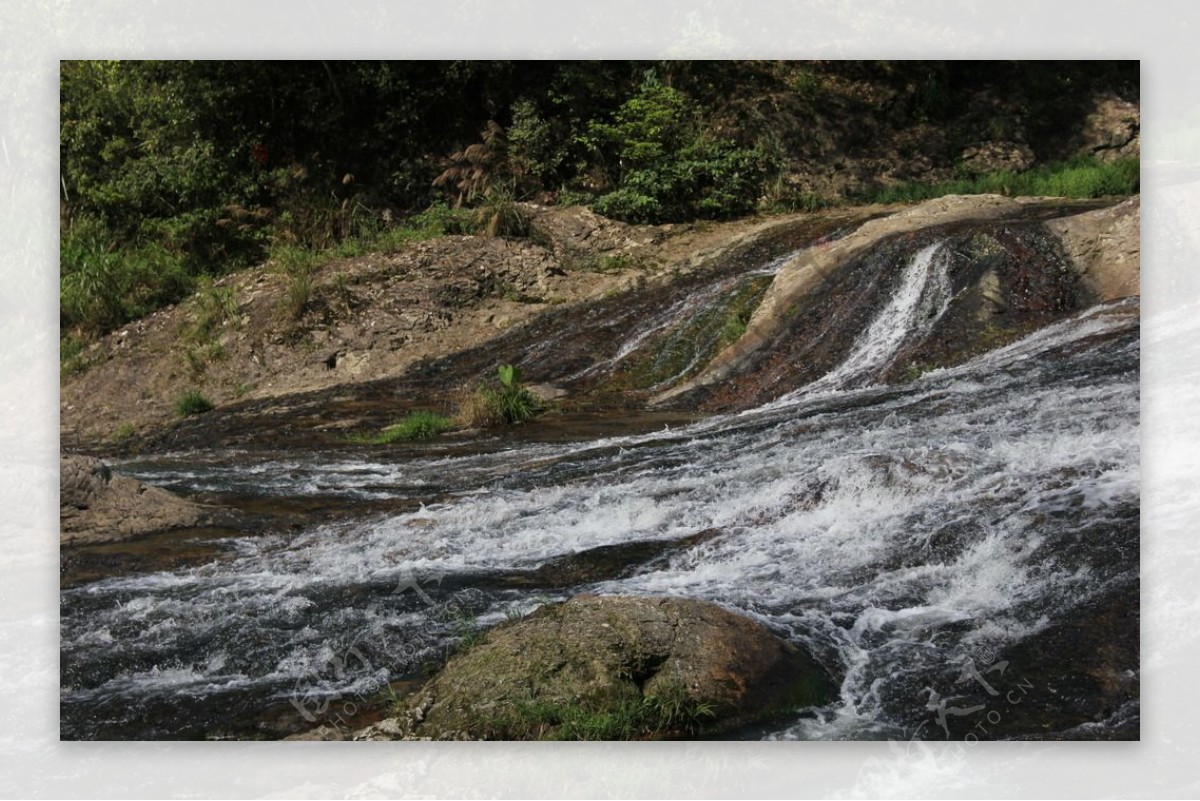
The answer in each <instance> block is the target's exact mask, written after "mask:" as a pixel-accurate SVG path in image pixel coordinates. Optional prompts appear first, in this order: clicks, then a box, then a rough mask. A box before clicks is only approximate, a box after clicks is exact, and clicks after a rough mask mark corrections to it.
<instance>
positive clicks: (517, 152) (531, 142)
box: [508, 98, 568, 184]
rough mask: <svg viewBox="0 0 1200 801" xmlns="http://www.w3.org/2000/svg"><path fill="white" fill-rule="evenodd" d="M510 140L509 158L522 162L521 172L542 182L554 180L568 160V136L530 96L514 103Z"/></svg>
mask: <svg viewBox="0 0 1200 801" xmlns="http://www.w3.org/2000/svg"><path fill="white" fill-rule="evenodd" d="M508 143H509V151H510V157H511V158H513V159H514V160H516V161H518V162H519V163H520V164H521V172H523V173H525V174H527V175H529V176H530V177H531V178H533V179H535V180H537V181H539V182H540V183H542V184H546V183H549V182H551V181H553V180H554V178H555V177H556V176H557V174H558V172H559V170H560V169H561V168H562V166H563V165H564V164H565V163H566V160H567V155H568V143H567V141H566V139H565V137H563V135H562V133H561V131H558V130H556V126H555V125H554V124H553V123H552V122H550V121H549V120H547V119H545V118H544V117H542V115H541V114H539V113H538V110H537V106H536V105H535V104H534V103H533V101H531V100H529V99H527V98H522V99H521V100H518V101H517V102H515V103H513V106H512V124H511V125H510V126H509V128H508Z"/></svg>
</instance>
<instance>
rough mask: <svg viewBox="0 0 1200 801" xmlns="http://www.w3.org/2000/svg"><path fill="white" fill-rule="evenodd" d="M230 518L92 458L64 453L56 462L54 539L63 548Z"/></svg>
mask: <svg viewBox="0 0 1200 801" xmlns="http://www.w3.org/2000/svg"><path fill="white" fill-rule="evenodd" d="M231 516H232V512H230V511H229V510H225V509H221V508H219V507H213V506H204V505H202V504H198V503H192V502H191V501H187V500H184V499H183V498H180V497H179V496H177V495H174V494H172V493H170V492H167V491H166V490H164V489H161V488H159V487H151V486H148V485H146V484H143V483H142V482H140V481H138V480H137V479H134V478H130V477H129V476H125V475H121V474H120V473H115V472H113V471H112V470H111V469H110V468H109V467H108V465H106V464H104V463H103V462H101V461H100V460H99V459H96V458H94V457H91V456H78V455H72V454H68V455H64V456H63V457H62V459H61V473H60V477H59V521H60V532H59V534H60V541H61V542H62V544H64V545H74V544H83V543H97V542H117V541H120V540H128V539H133V538H134V537H139V536H142V535H145V534H150V533H153V532H156V531H164V530H167V529H173V528H192V527H195V526H201V525H210V524H212V523H214V522H216V521H217V520H218V519H228V518H230V517H231Z"/></svg>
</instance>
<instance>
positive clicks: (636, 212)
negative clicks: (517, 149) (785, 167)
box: [585, 77, 777, 223]
mask: <svg viewBox="0 0 1200 801" xmlns="http://www.w3.org/2000/svg"><path fill="white" fill-rule="evenodd" d="M585 141H587V142H588V143H589V144H590V145H591V146H592V147H593V148H594V150H595V151H596V152H598V153H600V154H601V156H602V158H603V154H605V153H608V154H610V155H609V156H608V158H607V160H608V162H609V163H611V162H614V161H615V162H616V163H617V164H618V165H619V169H618V171H617V184H618V186H617V188H616V189H614V190H613V191H611V192H608V193H607V194H604V195H602V196H600V197H599V198H598V199H597V200H596V202H595V208H596V211H598V212H600V213H601V214H604V215H606V216H609V217H615V218H617V219H622V220H627V221H629V222H637V223H658V222H678V221H681V220H686V219H690V218H695V217H701V218H709V219H718V218H723V217H732V216H736V215H738V214H745V213H748V212H750V211H753V210H754V208H755V205H756V204H757V202H758V197H759V195H761V194H762V189H763V185H764V183H765V182H766V179H767V177H768V176H769V175H770V174H771V172H772V171H773V170H775V169H777V164H774V163H773V159H771V158H770V157H769V156H768V155H767V154H766V153H765V152H763V151H762V150H759V149H757V148H743V147H739V146H738V145H736V144H735V143H733V142H731V141H727V140H723V139H718V138H715V137H714V136H712V135H710V134H707V133H705V132H704V131H703V128H702V126H701V125H700V120H699V110H698V109H697V107H696V106H695V104H694V103H693V102H692V101H691V100H690V99H689V98H687V96H685V95H684V94H683V93H682V92H680V91H678V90H676V89H673V88H671V87H669V86H664V85H663V84H661V83H659V82H658V81H657V80H655V79H654V78H653V77H651V78H648V79H647V80H646V81H645V82H644V83H643V84H642V86H641V88H640V89H639V91H638V93H637V94H636V95H634V96H633V97H632V98H630V99H629V100H628V101H626V102H625V103H624V104H623V105H622V106H621V107H620V109H618V110H617V112H616V114H615V116H614V120H613V121H612V122H599V121H593V122H592V123H591V124H590V125H589V126H588V133H587V135H586V137H585Z"/></svg>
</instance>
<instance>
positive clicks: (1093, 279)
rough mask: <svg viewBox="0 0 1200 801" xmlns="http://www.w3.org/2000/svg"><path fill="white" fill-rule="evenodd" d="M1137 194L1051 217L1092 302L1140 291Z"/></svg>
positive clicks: (1139, 222) (1054, 230)
mask: <svg viewBox="0 0 1200 801" xmlns="http://www.w3.org/2000/svg"><path fill="white" fill-rule="evenodd" d="M1141 208H1142V204H1141V197H1140V196H1138V197H1132V198H1130V199H1129V200H1126V201H1124V202H1123V203H1118V204H1117V205H1115V206H1110V207H1108V208H1105V209H1097V210H1096V211H1089V212H1085V213H1083V214H1076V215H1075V216H1073V217H1064V218H1062V219H1058V220H1051V221H1050V222H1048V223H1047V224H1046V227H1047V228H1049V229H1050V230H1051V231H1053V232H1054V233H1055V234H1057V235H1058V237H1059V239H1060V240H1061V241H1062V244H1063V248H1064V250H1066V253H1067V257H1068V258H1069V259H1070V261H1071V264H1072V265H1073V266H1074V267H1075V269H1076V270H1078V271H1079V274H1080V279H1081V282H1082V283H1083V286H1084V288H1085V289H1086V290H1087V291H1088V292H1089V294H1090V295H1091V296H1092V297H1091V298H1090V299H1091V300H1092V301H1093V302H1099V301H1106V300H1115V299H1117V298H1124V297H1130V296H1132V295H1138V294H1140V293H1141V280H1140V279H1141V236H1140V224H1141Z"/></svg>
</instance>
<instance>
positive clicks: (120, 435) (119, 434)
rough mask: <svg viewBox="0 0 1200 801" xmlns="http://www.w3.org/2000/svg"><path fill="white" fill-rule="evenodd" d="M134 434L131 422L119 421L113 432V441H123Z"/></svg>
mask: <svg viewBox="0 0 1200 801" xmlns="http://www.w3.org/2000/svg"><path fill="white" fill-rule="evenodd" d="M133 434H134V427H133V423H121V425H119V426H117V430H116V431H114V432H113V441H114V442H124V441H125V440H127V439H129V438H130V437H132V436H133Z"/></svg>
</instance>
